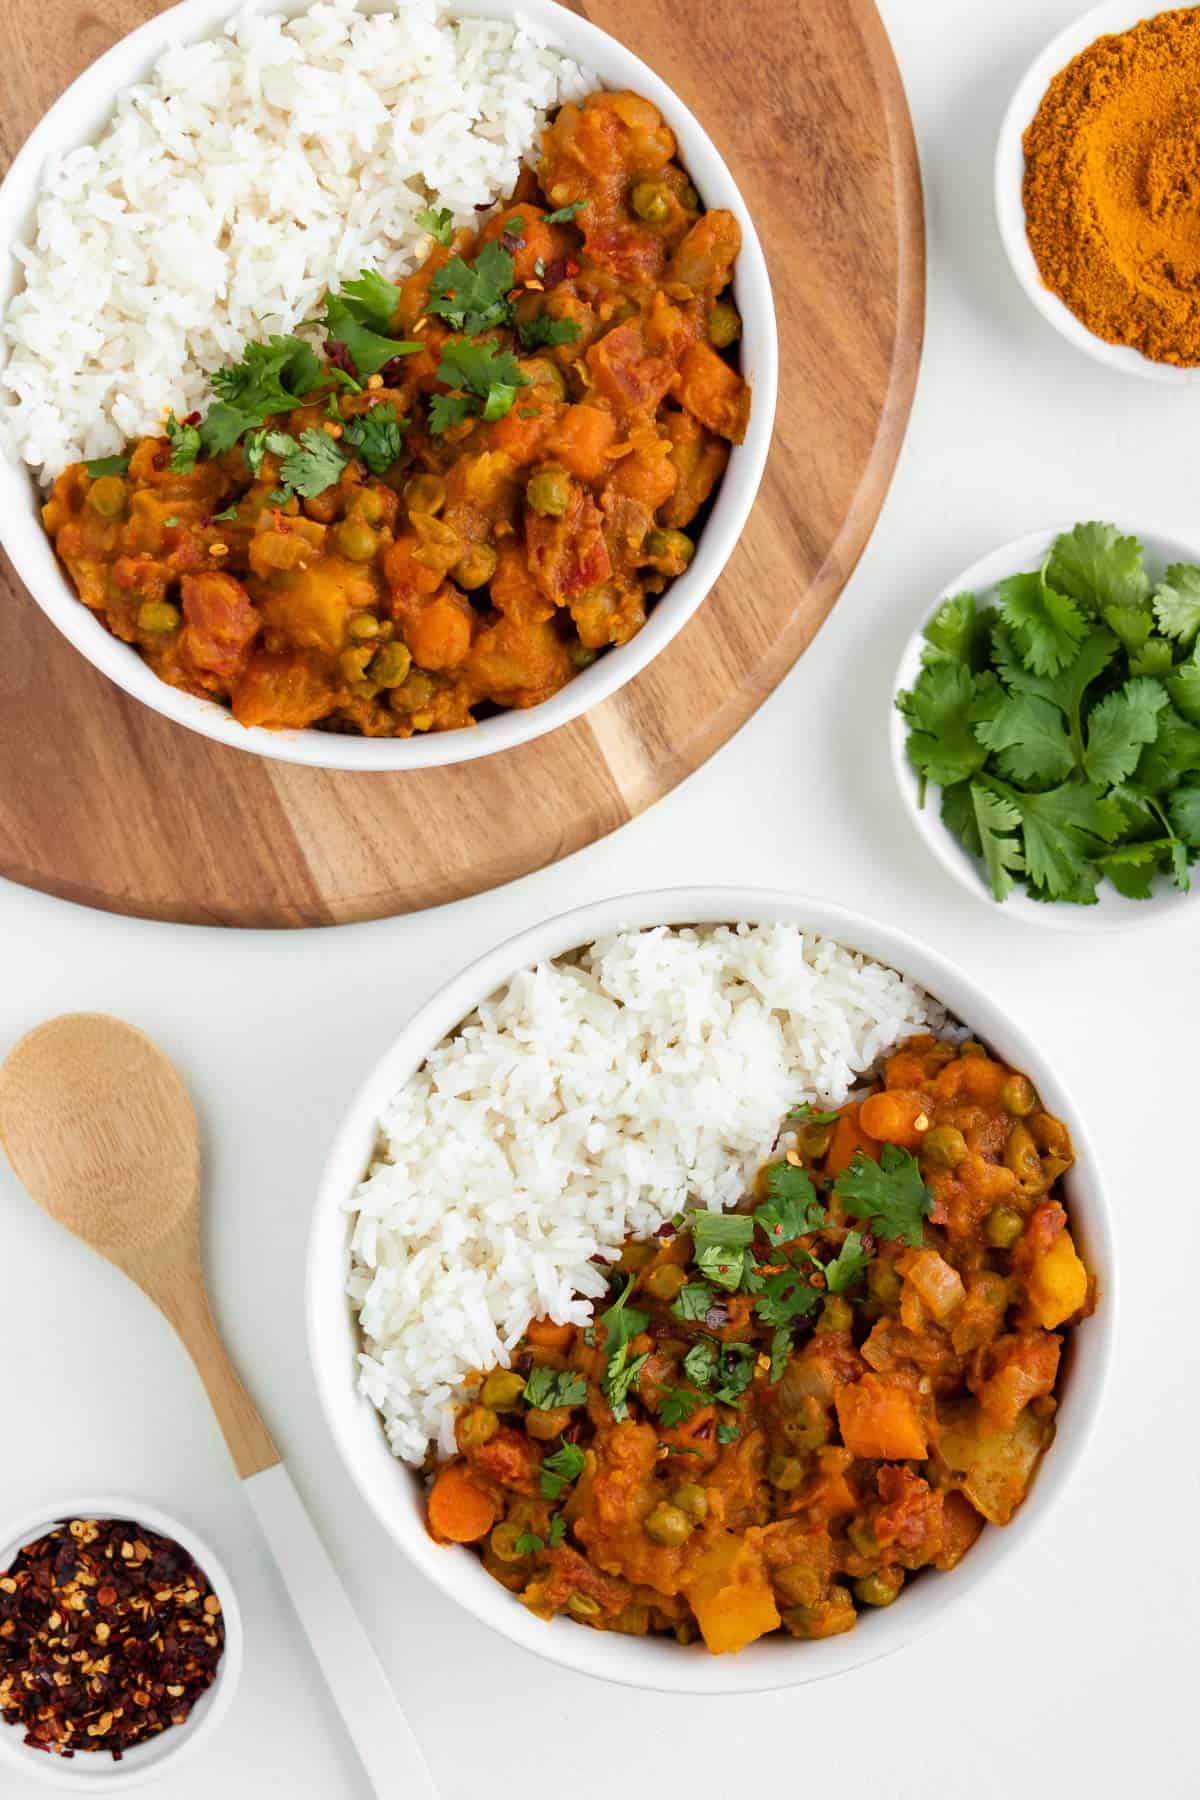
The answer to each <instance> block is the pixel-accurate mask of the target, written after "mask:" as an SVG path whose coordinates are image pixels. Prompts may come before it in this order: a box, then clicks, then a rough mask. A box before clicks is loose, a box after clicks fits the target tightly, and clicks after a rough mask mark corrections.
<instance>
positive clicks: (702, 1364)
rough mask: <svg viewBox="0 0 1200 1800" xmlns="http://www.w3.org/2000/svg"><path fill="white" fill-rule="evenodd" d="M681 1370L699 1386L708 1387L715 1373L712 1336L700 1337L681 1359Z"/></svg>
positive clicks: (714, 1345) (715, 1360)
mask: <svg viewBox="0 0 1200 1800" xmlns="http://www.w3.org/2000/svg"><path fill="white" fill-rule="evenodd" d="M683 1372H684V1374H685V1375H686V1376H687V1378H688V1380H689V1381H694V1382H695V1384H696V1386H697V1387H699V1388H706V1387H708V1386H709V1385H710V1384H711V1382H712V1381H713V1380H714V1378H715V1376H716V1373H717V1346H716V1343H715V1341H714V1340H713V1339H712V1338H707V1337H706V1338H701V1339H700V1340H699V1342H698V1343H695V1344H693V1345H692V1347H691V1349H690V1350H689V1351H688V1353H687V1355H686V1356H685V1357H684V1359H683Z"/></svg>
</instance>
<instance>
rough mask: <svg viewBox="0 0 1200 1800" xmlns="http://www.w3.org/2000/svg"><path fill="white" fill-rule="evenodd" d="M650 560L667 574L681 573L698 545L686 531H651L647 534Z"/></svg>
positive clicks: (646, 548)
mask: <svg viewBox="0 0 1200 1800" xmlns="http://www.w3.org/2000/svg"><path fill="white" fill-rule="evenodd" d="M645 552H646V557H647V559H648V561H650V562H652V563H653V564H655V566H656V567H658V568H661V569H662V571H663V573H664V574H665V575H680V574H682V573H683V571H684V569H686V568H687V566H688V564H689V563H690V562H691V560H692V558H693V556H695V554H696V546H695V544H693V542H692V540H691V538H690V537H688V535H687V533H686V532H684V531H651V532H648V533H647V534H646V543H645Z"/></svg>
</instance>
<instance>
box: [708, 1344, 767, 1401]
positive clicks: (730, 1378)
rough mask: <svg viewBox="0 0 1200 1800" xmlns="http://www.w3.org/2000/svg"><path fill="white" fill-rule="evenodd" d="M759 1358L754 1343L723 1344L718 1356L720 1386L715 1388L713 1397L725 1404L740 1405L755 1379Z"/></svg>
mask: <svg viewBox="0 0 1200 1800" xmlns="http://www.w3.org/2000/svg"><path fill="white" fill-rule="evenodd" d="M757 1360H758V1352H757V1350H756V1349H755V1348H754V1345H753V1344H722V1345H721V1348H720V1351H719V1352H718V1357H717V1374H718V1380H719V1386H717V1387H716V1388H714V1389H713V1399H714V1400H716V1401H719V1402H720V1403H721V1404H722V1405H725V1406H740V1405H741V1400H742V1395H743V1394H744V1393H745V1391H746V1389H747V1388H748V1387H749V1386H750V1383H751V1382H752V1381H753V1379H754V1366H755V1363H756V1362H757Z"/></svg>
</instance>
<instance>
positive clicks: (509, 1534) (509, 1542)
mask: <svg viewBox="0 0 1200 1800" xmlns="http://www.w3.org/2000/svg"><path fill="white" fill-rule="evenodd" d="M524 1536H525V1533H524V1532H523V1531H522V1529H521V1527H520V1526H519V1525H510V1524H509V1523H508V1521H507V1520H503V1521H502V1522H501V1523H500V1524H499V1525H497V1526H495V1527H494V1528H493V1530H492V1535H491V1537H490V1538H489V1539H488V1544H489V1545H490V1547H491V1551H492V1554H493V1556H497V1557H499V1559H500V1561H501V1562H523V1561H524V1552H523V1551H521V1550H518V1549H517V1542H518V1540H519V1539H520V1538H523V1537H524Z"/></svg>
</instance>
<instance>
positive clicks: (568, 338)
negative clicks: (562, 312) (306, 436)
mask: <svg viewBox="0 0 1200 1800" xmlns="http://www.w3.org/2000/svg"><path fill="white" fill-rule="evenodd" d="M579 332H580V326H579V321H578V320H577V319H553V318H551V316H550V314H549V313H538V314H537V316H536V317H535V318H532V319H522V320H521V321H520V323H519V324H518V326H517V336H518V337H519V338H520V340H521V347H522V349H525V350H540V349H542V348H551V347H553V346H554V345H555V344H573V343H574V342H575V340H576V338H577V337H578V336H579Z"/></svg>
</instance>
